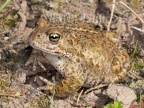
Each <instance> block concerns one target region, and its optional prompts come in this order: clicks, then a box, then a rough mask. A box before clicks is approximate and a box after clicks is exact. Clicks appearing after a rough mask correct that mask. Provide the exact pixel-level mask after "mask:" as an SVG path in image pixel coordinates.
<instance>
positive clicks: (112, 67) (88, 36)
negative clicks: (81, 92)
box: [29, 19, 130, 97]
mask: <svg viewBox="0 0 144 108" xmlns="http://www.w3.org/2000/svg"><path fill="white" fill-rule="evenodd" d="M50 34H56V35H59V36H60V37H59V39H58V40H57V41H54V42H53V41H51V39H50ZM110 35H111V34H110ZM110 35H109V34H106V33H104V32H100V31H95V29H94V27H93V26H92V25H89V24H86V23H83V22H73V23H71V24H64V23H62V24H58V23H50V22H47V21H45V20H44V19H39V20H38V21H37V28H36V29H35V30H34V31H33V32H32V33H31V35H30V37H29V43H30V45H31V46H32V47H33V48H35V49H37V50H39V51H41V52H42V54H43V55H44V57H45V58H46V59H47V60H48V62H49V63H50V64H51V65H53V66H54V67H55V68H56V69H57V71H58V72H60V73H61V74H62V76H63V77H64V78H65V79H64V80H62V82H60V83H59V84H57V85H56V86H55V95H56V96H59V97H66V96H69V95H73V94H74V93H75V92H76V91H77V90H78V89H79V88H80V87H81V86H86V87H92V86H94V85H95V84H96V83H100V82H101V83H114V82H119V81H121V80H123V79H124V78H125V77H126V75H127V73H128V71H129V69H130V61H129V56H128V54H127V53H126V52H125V51H124V50H122V49H121V48H120V47H119V46H118V45H116V44H115V43H114V42H113V39H112V36H110ZM53 86H54V85H48V86H47V90H48V91H49V92H51V93H52V92H53V88H54V87H53Z"/></svg>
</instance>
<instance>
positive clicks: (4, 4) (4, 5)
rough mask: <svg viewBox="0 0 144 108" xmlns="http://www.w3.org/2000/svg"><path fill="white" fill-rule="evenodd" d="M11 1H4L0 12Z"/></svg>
mask: <svg viewBox="0 0 144 108" xmlns="http://www.w3.org/2000/svg"><path fill="white" fill-rule="evenodd" d="M10 1H11V0H6V2H5V3H4V4H3V5H2V6H1V7H0V12H1V11H2V10H3V9H4V8H5V7H6V6H7V5H8V4H9V3H10Z"/></svg>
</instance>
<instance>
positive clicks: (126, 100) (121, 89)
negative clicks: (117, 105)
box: [107, 84, 137, 108]
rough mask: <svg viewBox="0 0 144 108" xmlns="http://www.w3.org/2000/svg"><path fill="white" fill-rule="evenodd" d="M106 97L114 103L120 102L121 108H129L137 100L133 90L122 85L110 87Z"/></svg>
mask: <svg viewBox="0 0 144 108" xmlns="http://www.w3.org/2000/svg"><path fill="white" fill-rule="evenodd" d="M107 95H108V96H109V97H110V98H112V99H114V101H118V102H122V104H123V108H129V107H130V106H131V105H133V104H134V103H136V100H137V96H136V94H135V92H134V90H132V89H131V88H129V87H126V86H124V85H117V84H113V85H110V86H109V87H108V89H107Z"/></svg>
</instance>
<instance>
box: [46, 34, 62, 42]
mask: <svg viewBox="0 0 144 108" xmlns="http://www.w3.org/2000/svg"><path fill="white" fill-rule="evenodd" d="M48 38H49V41H51V42H58V41H59V40H60V38H61V35H60V34H58V33H51V34H49V35H48Z"/></svg>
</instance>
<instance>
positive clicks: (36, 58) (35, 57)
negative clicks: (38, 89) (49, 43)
mask: <svg viewBox="0 0 144 108" xmlns="http://www.w3.org/2000/svg"><path fill="white" fill-rule="evenodd" d="M44 63H47V61H46V60H45V59H44V57H43V55H42V54H41V52H40V51H37V50H33V51H32V53H31V56H30V58H29V60H28V61H27V62H26V63H25V66H28V65H30V64H33V71H36V70H37V66H40V67H41V68H42V69H43V70H44V71H45V70H46V68H45V66H44V65H43V64H44Z"/></svg>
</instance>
